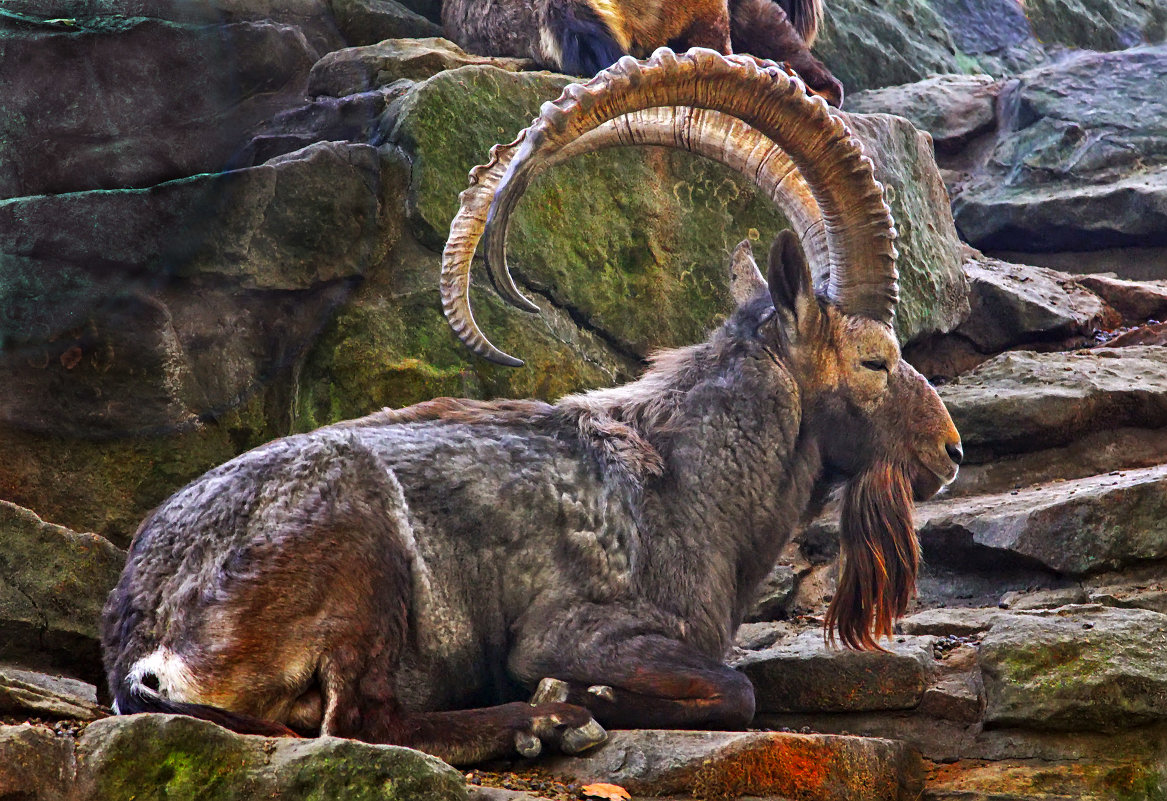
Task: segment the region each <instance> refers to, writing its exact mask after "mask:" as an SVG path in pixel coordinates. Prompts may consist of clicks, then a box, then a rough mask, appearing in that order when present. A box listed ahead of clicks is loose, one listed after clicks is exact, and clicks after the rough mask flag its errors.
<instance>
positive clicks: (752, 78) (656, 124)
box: [441, 48, 897, 365]
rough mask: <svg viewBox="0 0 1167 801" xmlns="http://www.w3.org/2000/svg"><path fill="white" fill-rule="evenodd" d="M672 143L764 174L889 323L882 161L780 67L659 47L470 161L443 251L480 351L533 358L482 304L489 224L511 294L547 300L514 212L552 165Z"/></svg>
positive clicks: (817, 246) (499, 275)
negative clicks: (524, 270) (475, 281)
mask: <svg viewBox="0 0 1167 801" xmlns="http://www.w3.org/2000/svg"><path fill="white" fill-rule="evenodd" d="M633 144H660V145H665V146H670V147H677V148H681V149H685V150H690V151H693V152H697V153H700V154H702V155H705V156H708V157H710V158H713V159H715V160H717V161H720V162H722V163H724V164H726V165H727V166H729V167H731V168H733V169H735V170H738V171H739V172H741V173H742V174H744V175H745V176H746V177H748V178H749V179H750V180H753V181H756V182H758V183H759V184H760V185H761V186H762V187H763V188H764V189H765V191H767V192H768V193H769V194H770V196H771V197H772V198H773V199H774V200H775V202H777V203H778V204H779V206H780V207H782V209H783V211H784V212H785V213H786V214H787V216H788V217H790V218H791V220H792V222H794V224H795V225H796V227H798V228H800V229H801V230H800V232H799V233H800V234H801V235H802V237H803V241H804V245H805V246H806V249H807V252H808V259H810V260H811V263H812V268H817V270H818V271H819V272H820V273H829V276H830V278H829V282H828V286H827V294H828V295H829V296H830V297H831V298H832V299H833V300H835V301H836V302H837V303H838V304H839V305H840V306H841V307H842V309H843V310H844V311H845V312H847V313H849V314H862V315H865V316H868V317H872V318H874V319H878V320H882V321H884V322H888V323H890V322H891V320H892V317H893V315H894V311H895V304H896V300H897V285H896V270H895V248H894V245H893V244H892V240H893V239H894V237H895V229H894V228H893V226H892V223H891V213H890V211H889V210H888V208H887V205H886V204H885V203H884V202H883V195H882V187H881V186H880V185H879V183H878V182H877V181H875V178H874V173H873V169H872V165H871V161H870V159H868V158H867V157H866V156H864V155H863V152H862V148H861V146H860V145H859V143H858V142H857V141H856V140H855V139H854V138H853V137H852V136H851V133H850V131H849V130H848V129H847V127H846V125H845V124H844V122H843V121H842V119H841V118H840V117H837V116H833V115H832V114H831V112H830V111H829V109H828V107H827V105H826V103H824V102H822V101H821V100H820V99H818V98H809V97H807V96H806V94H805V91H804V88H803V86H802V83H801V81H799V80H798V79H797V78H795V77H792V76H790V75H788V74H787V73H786V72H785V71H784V70H783V69H782V68H781V67H780V66H779V65H777V64H774V63H772V62H760V61H758V60H757V59H754V58H752V57H749V56H722V55H720V54H718V53H715V52H714V51H712V50H703V49H693V50H690V51H689V52H688V53H686V54H684V55H681V56H677V55H676V54H674V53H673V52H672V51H670V50H668V49H665V48H661V49H660V50H657V51H656V53H654V54H653V56H652V58H651V59H649V60H648V61H647V62H637V61H635V60H634V59H632V58H630V57H625V58H622V59H621V60H620V61H619V62H617V64H615V65H614V66H612V67H610V68H609V69H607V70H605V71H604V72H602V73H600V74H599V75H597V76H596V77H595V78H593V79H592V80H591V81H589V82H588V83H586V84H572V85H570V86H568V87H567V88H566V89H564V91H563V94H562V95H561V96H560V98H559V99H558V100H556V101H555V102H553V103H545V104H544V105H543V108H542V110H541V113H540V116H539V118H538V119H536V120H535V122H534V123H532V125H531V126H530V127H528V128H527V129H525V130H524V131H523V132H521V133H520V134H519V136H518V138H517V139H516V140H515V141H514V142H512V143H511V144H509V145H503V146H495V147H494V148H492V149H491V158H490V161H489V162H488V163H487V164H485V165H481V166H479V167H476V168H475V169H474V170H472V171H471V186H470V187H469V188H468V189H467V190H466V191H465V192H463V193H462V196H461V202H462V207H461V209H460V210H459V212H458V215H457V216H456V217H455V218H454V221H453V223H452V224H451V232H450V239H449V240H448V241H447V243H446V249H445V252H444V253H443V259H442V282H441V288H442V303H443V309H444V310H445V312H446V317H447V319H448V320H449V321H450V325H451V326H452V327H453V328H454V331H455V332H456V333H457V334H458V336H459V337H460V338H461V339H462V341H463V342H465V343H466V344H467V345H468V346H469V347H470V348H471V349H472V350H474V352H476V353H478V354H479V355H481V356H484V357H486V358H488V359H492V360H493V361H497V362H499V363H502V364H510V365H517V364H521V362H519V361H518V360H517V359H515V358H513V357H511V356H509V355H507V354H505V353H502V352H501V351H499V350H498V349H497V348H495V347H494V346H493V345H492V344H491V343H490V342H489V341H488V340H487V339H486V337H485V336H484V335H483V334H482V332H481V331H480V330H479V328H478V326H477V324H476V323H475V322H474V318H473V315H472V314H471V312H470V305H469V297H468V294H467V292H468V289H469V276H470V263H471V259H472V258H473V255H474V250H475V248H476V246H477V243H478V240H479V239H480V238H481V237H482V236H483V235H484V234H485V236H486V239H487V242H486V252H485V255H486V259H487V267H488V269H489V270H490V272H491V277H492V278H493V279H494V282H495V285H496V287H497V288H498V290H499V292H500V293H501V294H502V295H503V296H504V297H505V298H506V299H507V300H509V301H511V302H512V303H514V304H515V305H518V306H520V307H521V308H524V309H527V310H535V309H537V307H535V306H534V304H532V303H531V302H530V301H529V300H527V299H526V298H525V297H523V295H522V294H521V293H520V292H519V290H518V288H517V287H516V286H515V285H514V281H513V279H512V278H511V275H510V271H509V269H508V268H507V266H506V260H505V248H506V233H507V222H508V220H509V216H510V213H511V211H512V210H513V209H514V207H515V205H516V204H517V202H518V200H519V198H520V197H521V196H522V193H523V191H524V190H525V189H526V187H527V186H528V185H529V183H530V181H531V179H532V178H534V176H535V175H537V174H538V173H539V172H540V171H541V170H542V169H545V168H547V167H549V166H552V165H554V164H557V163H560V162H561V161H563V160H565V159H566V158H570V157H573V156H576V155H580V154H581V153H584V152H589V151H592V150H596V149H599V148H603V147H610V146H615V145H633Z"/></svg>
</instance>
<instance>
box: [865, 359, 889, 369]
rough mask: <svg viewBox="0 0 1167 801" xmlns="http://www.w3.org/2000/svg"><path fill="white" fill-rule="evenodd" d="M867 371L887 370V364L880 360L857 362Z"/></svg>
mask: <svg viewBox="0 0 1167 801" xmlns="http://www.w3.org/2000/svg"><path fill="white" fill-rule="evenodd" d="M859 363H860V364H861V365H863V366H864V367H866V368H867V369H868V370H885V371H886V370H887V362H885V361H883V360H882V359H868V360H867V361H862V362H859Z"/></svg>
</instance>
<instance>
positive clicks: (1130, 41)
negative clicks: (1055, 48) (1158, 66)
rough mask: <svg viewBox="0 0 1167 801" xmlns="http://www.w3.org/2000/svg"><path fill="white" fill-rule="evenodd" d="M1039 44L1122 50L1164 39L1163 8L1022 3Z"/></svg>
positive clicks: (1136, 0) (1099, 0)
mask: <svg viewBox="0 0 1167 801" xmlns="http://www.w3.org/2000/svg"><path fill="white" fill-rule="evenodd" d="M1025 15H1026V16H1027V17H1028V18H1029V22H1030V24H1031V25H1032V26H1033V31H1034V33H1035V34H1036V35H1037V36H1038V38H1040V39H1041V40H1042V41H1043V42H1057V43H1060V44H1064V45H1068V46H1070V47H1077V48H1081V49H1083V50H1123V49H1125V48H1128V47H1133V46H1135V45H1138V44H1143V43H1147V42H1161V41H1163V39H1164V38H1167V7H1164V6H1163V4H1162V3H1157V2H1148V1H1147V0H1025Z"/></svg>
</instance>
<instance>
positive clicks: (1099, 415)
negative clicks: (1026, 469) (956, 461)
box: [937, 346, 1167, 463]
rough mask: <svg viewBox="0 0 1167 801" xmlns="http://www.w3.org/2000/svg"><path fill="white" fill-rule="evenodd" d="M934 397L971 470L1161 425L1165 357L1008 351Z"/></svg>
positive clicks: (1132, 352)
mask: <svg viewBox="0 0 1167 801" xmlns="http://www.w3.org/2000/svg"><path fill="white" fill-rule="evenodd" d="M937 391H938V392H939V393H940V397H941V398H942V399H943V400H944V404H945V405H946V406H947V407H948V411H949V413H950V414H951V415H952V419H953V421H954V422H955V423H956V427H957V429H958V430H959V431H960V433H961V438H962V439H963V441H964V446H965V453H966V457H967V458H968V460H969V461H970V462H972V463H976V462H981V461H984V460H985V459H986V457H987V455H988V454H990V453H991V454H995V455H1001V454H1006V453H1017V452H1025V451H1032V450H1035V449H1040V448H1051V447H1057V446H1061V445H1065V444H1067V443H1069V442H1071V441H1073V440H1074V439H1075V438H1077V437H1081V436H1083V435H1086V434H1089V433H1091V432H1096V431H1103V430H1109V429H1117V428H1123V427H1127V426H1137V427H1142V428H1159V427H1160V426H1163V425H1164V424H1167V354H1165V353H1164V352H1163V350H1162V349H1161V348H1157V347H1151V346H1139V347H1129V348H1095V349H1094V350H1090V351H1084V352H1077V353H1034V352H1031V351H1013V352H1009V353H1003V354H1001V355H1000V356H997V357H995V358H993V359H991V360H989V361H987V362H985V363H984V364H982V365H981V366H979V367H977V368H976V369H975V370H973V371H972V372H970V373H966V374H965V375H962V376H959V377H958V378H957V379H956V380H954V381H952V382H950V383H947V384H944V385H943V386H941V387H939V388H938V389H937Z"/></svg>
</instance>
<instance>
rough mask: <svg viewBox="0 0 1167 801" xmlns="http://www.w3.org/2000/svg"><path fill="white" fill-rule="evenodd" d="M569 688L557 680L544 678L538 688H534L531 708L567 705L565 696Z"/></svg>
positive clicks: (564, 682) (565, 683) (563, 682)
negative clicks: (543, 705) (542, 705)
mask: <svg viewBox="0 0 1167 801" xmlns="http://www.w3.org/2000/svg"><path fill="white" fill-rule="evenodd" d="M570 690H571V688H570V687H568V686H567V682H566V681H560V680H559V679H552V678H546V679H543V680H542V681H540V682H539V686H538V687H536V688H535V693H534V695H532V696H531V700H530V704H531V706H538V705H539V704H565V703H567V696H568V693H569V692H570Z"/></svg>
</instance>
